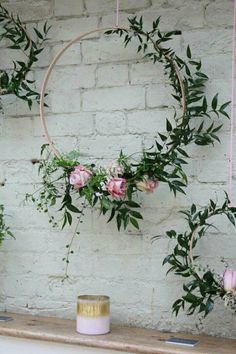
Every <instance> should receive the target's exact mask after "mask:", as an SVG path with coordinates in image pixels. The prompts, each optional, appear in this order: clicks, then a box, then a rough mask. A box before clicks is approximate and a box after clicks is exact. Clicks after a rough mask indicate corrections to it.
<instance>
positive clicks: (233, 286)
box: [223, 268, 236, 292]
mask: <svg viewBox="0 0 236 354" xmlns="http://www.w3.org/2000/svg"><path fill="white" fill-rule="evenodd" d="M223 286H224V290H225V291H227V292H236V271H235V270H232V269H228V268H226V269H225V272H224V275H223Z"/></svg>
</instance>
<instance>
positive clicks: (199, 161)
mask: <svg viewBox="0 0 236 354" xmlns="http://www.w3.org/2000/svg"><path fill="white" fill-rule="evenodd" d="M1 2H2V1H1ZM3 3H4V4H5V5H6V6H8V8H9V9H10V10H12V11H14V12H17V13H18V14H19V15H20V16H21V17H22V18H23V19H25V21H27V22H28V25H29V27H30V28H31V29H32V27H33V26H38V27H39V28H40V26H42V23H43V21H44V20H45V19H47V20H48V23H49V24H52V30H51V31H50V40H49V42H48V43H47V48H46V51H44V52H43V55H42V56H41V58H40V60H39V61H38V62H37V63H36V65H35V70H34V73H33V76H34V77H35V79H36V81H37V87H39V86H40V84H41V82H42V79H43V75H44V74H45V70H46V67H47V66H48V64H49V63H50V61H51V60H52V58H53V57H54V56H55V54H56V53H58V51H59V50H60V49H61V48H62V47H63V45H64V44H65V43H68V41H69V40H71V39H73V38H74V37H75V36H77V35H79V34H82V33H83V32H85V31H88V30H91V29H94V28H96V27H97V26H100V27H102V26H111V25H114V21H115V14H114V8H115V2H114V1H113V0H99V1H96V0H68V1H63V0H54V1H53V0H48V1H46V0H37V1H36V0H30V1H26V0H24V1H23V0H18V1H16V0H8V1H3ZM232 5H233V2H232V0H225V1H221V0H215V1H213V0H203V1H195V0H189V1H187V2H186V1H184V0H168V1H166V0H135V1H134V0H124V1H123V0H122V1H120V6H121V14H120V24H121V25H127V17H128V16H129V15H131V14H132V15H135V14H136V15H138V16H139V15H143V18H144V21H147V22H148V25H149V26H150V27H151V25H152V20H154V19H156V17H158V16H159V15H161V16H163V18H162V23H163V29H164V30H174V29H178V30H182V32H183V33H182V36H179V37H178V38H177V39H176V40H175V42H173V44H171V46H172V47H174V48H176V49H177V50H178V51H179V52H180V53H181V52H182V53H183V51H184V50H185V48H186V46H187V44H188V43H189V44H190V45H191V47H192V49H193V55H194V56H196V57H198V58H202V62H203V65H204V68H205V69H206V72H207V73H208V75H209V76H210V81H209V83H208V86H207V94H209V95H210V96H212V95H213V94H215V93H216V92H219V93H220V97H221V98H222V99H223V100H227V101H228V100H229V99H230V97H229V95H230V73H231V39H232V36H231V34H232ZM30 32H31V30H30ZM136 50H137V46H136V44H135V43H133V44H132V45H131V46H129V47H128V48H126V49H124V48H123V44H122V43H121V41H120V40H119V38H116V37H114V38H111V37H106V36H103V35H102V34H101V33H94V34H93V35H92V36H90V38H87V39H86V40H84V41H83V43H82V44H80V43H76V44H75V45H74V46H73V47H71V48H70V49H69V50H68V52H67V53H65V55H64V56H63V58H61V60H60V61H59V62H58V64H57V66H56V68H55V70H54V73H53V75H52V78H51V81H50V83H49V97H48V99H47V100H48V103H49V106H50V107H49V108H48V109H46V111H47V112H48V114H47V121H48V128H49V131H50V133H51V134H52V136H53V138H54V139H55V143H56V144H57V146H58V147H59V149H60V150H61V151H70V150H73V149H75V148H79V149H80V151H81V153H82V154H83V161H90V162H91V161H94V159H99V163H101V164H107V163H109V162H110V161H111V160H112V159H114V158H116V157H117V156H118V154H119V151H120V149H121V148H122V149H123V150H124V152H126V153H128V154H129V153H133V152H137V151H141V149H142V148H143V147H144V146H147V147H150V146H151V145H152V143H153V140H154V137H155V135H156V133H157V131H164V130H165V118H166V117H169V118H170V119H171V117H172V115H173V111H172V109H171V106H172V105H173V104H175V101H173V100H172V98H171V96H170V89H169V87H168V85H167V84H166V78H165V77H164V76H163V68H162V67H161V66H158V65H156V66H153V64H151V63H149V62H148V61H147V60H144V59H143V58H142V57H141V55H140V54H137V53H136ZM12 55H13V57H12ZM0 57H1V62H0V68H3V69H4V68H8V67H11V63H10V62H9V60H10V58H12V59H19V58H18V54H17V56H16V55H15V53H14V52H9V50H8V49H7V48H6V43H4V42H1V43H0ZM3 104H4V111H5V113H4V115H1V116H0V183H1V184H2V183H3V182H4V183H3V186H2V185H1V186H0V201H1V202H4V204H5V206H6V213H7V214H8V215H9V217H7V221H8V224H9V225H10V226H11V227H12V229H13V230H14V233H15V236H16V240H6V241H5V242H4V244H3V246H2V247H1V249H0V308H1V309H6V310H8V311H16V312H26V313H29V312H30V313H32V314H37V315H55V316H60V317H67V318H74V317H75V310H74V309H75V302H76V297H77V295H78V294H82V293H105V294H108V295H110V296H111V301H112V321H113V322H115V323H119V324H128V325H138V326H146V327H153V328H157V329H160V330H183V331H184V330H186V331H191V332H196V329H195V325H194V319H193V318H188V317H187V316H185V315H180V316H179V317H178V318H177V319H176V318H175V317H174V316H173V315H172V314H171V304H172V302H173V300H174V299H175V298H176V297H177V296H179V295H180V294H181V287H182V281H181V280H180V279H177V278H176V277H175V276H174V275H173V274H170V275H169V276H168V277H166V276H165V271H166V268H164V267H162V265H161V264H162V260H163V258H164V256H165V255H166V254H167V253H168V252H169V251H170V250H171V246H172V244H171V243H170V242H168V241H167V240H165V239H161V240H160V241H159V242H156V243H151V237H152V236H154V235H157V234H160V233H162V232H165V231H166V230H167V229H170V228H176V229H177V230H179V231H181V230H183V227H184V220H183V218H181V216H180V215H179V214H178V210H179V209H181V208H187V207H188V206H189V205H190V204H191V203H192V202H195V203H196V204H197V205H198V206H204V205H205V204H206V203H207V201H208V200H209V198H214V197H215V198H216V195H218V199H219V200H222V199H223V197H224V192H223V191H224V190H226V189H227V169H226V168H227V151H228V131H229V122H228V121H225V124H224V130H223V132H222V133H221V140H222V144H221V145H219V144H216V146H215V147H214V148H204V147H203V148H201V147H196V146H191V147H188V151H189V153H190V154H191V155H192V156H193V160H192V161H190V163H189V165H188V166H186V171H187V173H188V175H189V182H190V184H189V187H188V193H187V195H186V196H184V195H178V196H177V198H175V197H174V196H173V195H172V194H171V193H170V192H169V190H168V187H167V186H166V185H160V187H159V189H158V190H157V191H156V193H155V194H153V195H151V196H146V195H140V196H139V198H140V200H141V201H142V213H143V215H144V221H143V222H141V223H140V226H141V230H140V231H139V232H136V231H135V230H133V229H132V228H131V227H129V229H128V230H127V232H120V233H119V232H118V231H117V230H116V226H115V225H114V224H112V223H109V224H107V223H106V219H105V218H103V217H99V215H98V212H97V210H96V211H91V210H87V211H86V215H85V222H84V224H82V225H81V235H80V237H79V238H78V239H77V240H76V242H75V245H74V250H75V254H74V255H73V256H72V258H71V264H70V275H71V280H72V281H71V282H70V283H67V282H65V283H61V281H60V277H61V276H63V274H64V263H63V262H62V261H61V259H62V257H63V256H64V254H65V251H66V249H65V245H66V244H67V243H68V242H69V240H70V237H71V232H70V231H69V230H68V229H66V230H64V231H62V232H60V231H59V230H53V229H51V228H50V226H49V224H48V222H47V215H45V214H39V213H38V212H37V211H36V210H35V208H34V207H33V206H32V205H30V204H24V203H23V200H24V195H25V193H27V192H28V193H30V192H31V191H33V190H34V188H37V183H38V182H39V178H38V174H37V164H35V165H34V164H32V162H31V160H32V159H35V158H38V157H39V151H40V146H41V144H43V143H45V139H44V137H43V133H42V130H41V125H40V122H39V116H38V106H37V105H34V106H33V109H32V110H31V111H29V110H28V109H27V106H26V105H25V104H24V103H23V102H21V101H19V100H17V99H15V97H10V96H8V97H3ZM164 107H167V108H164ZM235 172H236V171H235ZM234 181H235V180H234ZM35 184H36V185H35ZM235 195H236V190H235ZM216 225H217V226H218V227H219V231H218V232H215V231H214V232H213V233H212V234H211V235H209V237H206V238H205V239H204V240H203V242H202V243H201V244H199V249H198V251H199V253H201V254H202V262H203V263H208V264H211V265H212V266H213V267H214V268H215V269H217V270H218V271H219V272H220V271H221V263H220V262H219V259H218V258H219V257H220V256H221V255H222V256H224V257H225V258H226V259H228V260H229V261H230V262H232V266H234V267H236V262H235V252H234V249H235V245H234V244H235V237H234V235H235V229H233V228H232V227H230V226H229V224H228V223H227V222H226V221H225V219H221V220H219V219H218V220H216ZM209 240H211V242H212V243H211V244H209ZM216 255H217V258H216ZM235 328H236V323H235V318H233V317H232V315H231V314H230V313H229V312H227V311H226V310H225V309H224V308H223V306H221V307H220V305H217V307H216V311H215V312H214V313H213V314H212V315H210V316H209V318H208V319H207V321H206V322H205V323H204V324H203V327H202V332H206V333H209V334H214V335H225V336H231V337H236V331H235Z"/></svg>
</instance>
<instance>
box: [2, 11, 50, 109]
mask: <svg viewBox="0 0 236 354" xmlns="http://www.w3.org/2000/svg"><path fill="white" fill-rule="evenodd" d="M0 24H1V33H0V41H1V40H3V39H5V40H7V42H8V43H9V45H8V48H9V49H14V50H17V51H20V52H21V53H23V55H24V57H25V60H13V68H12V69H11V70H2V69H0V96H3V95H8V94H13V95H15V96H17V97H18V98H20V99H22V100H24V101H26V102H27V104H28V106H29V108H31V106H32V104H33V101H34V100H35V101H38V102H39V100H40V94H39V93H38V92H36V91H35V88H34V83H35V81H34V80H30V79H29V78H28V74H29V72H30V71H31V70H32V66H33V64H34V63H35V62H37V61H38V57H39V54H40V53H41V52H42V51H43V49H44V47H43V45H44V43H45V41H46V40H47V35H48V31H49V29H50V26H48V25H47V22H45V23H44V26H43V29H42V31H39V30H38V29H37V28H34V32H35V35H36V38H37V39H36V41H35V40H33V39H32V38H31V37H30V36H29V34H28V32H27V28H26V26H25V24H24V23H23V22H22V21H21V20H20V18H19V16H15V15H13V14H12V13H10V12H9V11H8V10H7V9H6V8H5V7H3V6H2V5H0ZM0 64H1V63H0ZM0 109H2V104H1V100H0Z"/></svg>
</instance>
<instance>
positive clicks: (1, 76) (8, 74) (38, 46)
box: [0, 4, 50, 245]
mask: <svg viewBox="0 0 236 354" xmlns="http://www.w3.org/2000/svg"><path fill="white" fill-rule="evenodd" d="M0 26H1V33H0V41H1V40H4V39H5V40H6V41H7V43H8V44H9V45H8V47H7V48H9V49H13V50H17V51H20V52H22V53H23V54H24V56H25V58H26V59H25V61H19V60H15V61H13V68H12V69H11V70H2V69H0V111H2V110H3V107H2V101H1V96H3V95H9V94H12V95H15V96H17V97H18V98H20V99H22V100H24V101H26V102H27V103H28V106H29V108H31V106H32V103H33V101H34V100H36V101H39V99H40V95H39V93H38V92H36V91H35V89H34V83H35V82H34V80H29V79H28V76H27V75H28V74H29V72H30V71H31V70H32V66H33V64H34V63H35V62H36V61H37V60H38V56H39V54H40V53H41V52H42V51H43V49H44V48H43V44H44V43H45V41H46V40H47V34H48V31H49V29H50V27H49V26H48V25H47V23H46V22H45V24H44V26H43V30H42V32H40V31H39V30H38V29H37V28H34V32H35V35H36V38H37V40H36V41H34V40H33V39H32V38H31V37H30V36H29V34H28V32H27V28H26V26H25V25H24V23H23V22H22V21H21V20H20V18H19V16H15V15H13V14H12V13H10V12H9V11H8V10H7V9H6V8H5V7H4V6H2V5H1V4H0ZM0 66H1V62H0ZM7 236H11V237H13V234H12V232H11V230H10V228H9V227H8V226H6V224H5V222H4V206H3V205H2V204H0V245H1V243H2V241H3V240H4V239H5V238H6V237H7Z"/></svg>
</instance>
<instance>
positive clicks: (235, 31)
mask: <svg viewBox="0 0 236 354" xmlns="http://www.w3.org/2000/svg"><path fill="white" fill-rule="evenodd" d="M235 41H236V0H234V22H233V44H232V77H231V80H232V82H231V113H230V146H229V182H228V195H229V200H230V206H233V156H234V154H233V145H234V103H235V83H234V80H235Z"/></svg>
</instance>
